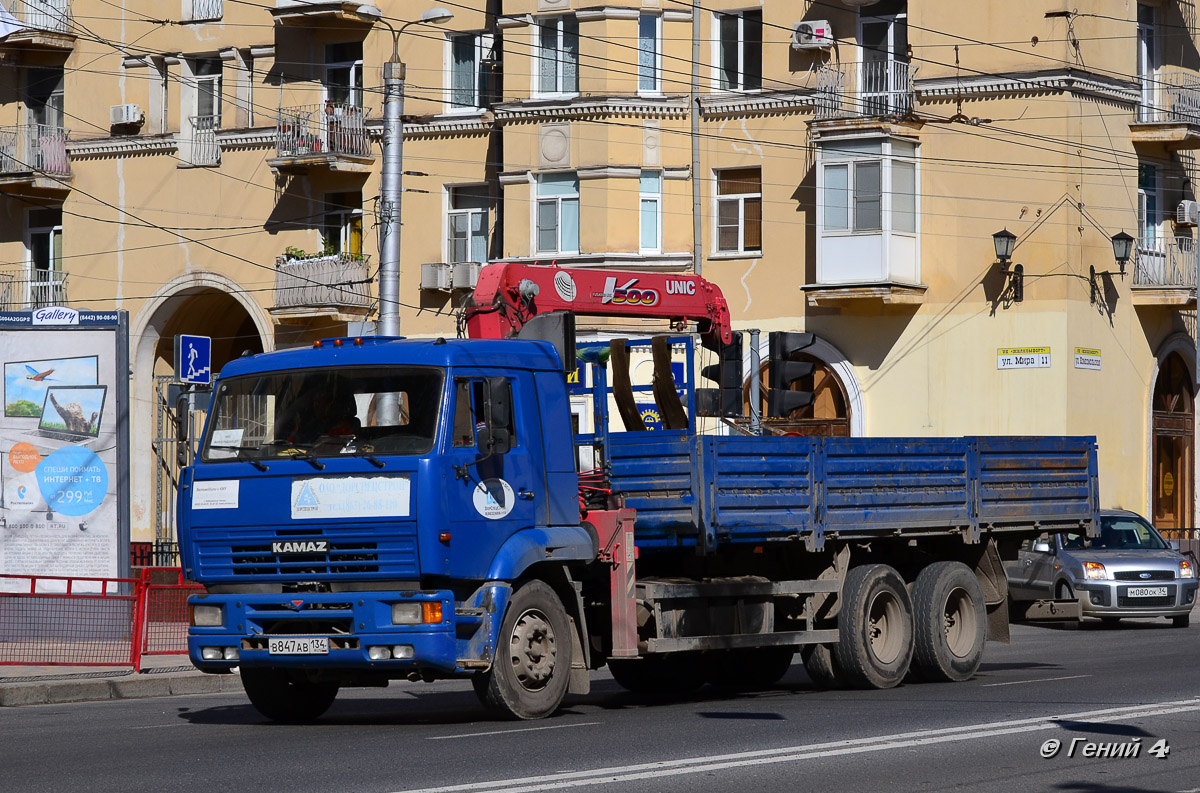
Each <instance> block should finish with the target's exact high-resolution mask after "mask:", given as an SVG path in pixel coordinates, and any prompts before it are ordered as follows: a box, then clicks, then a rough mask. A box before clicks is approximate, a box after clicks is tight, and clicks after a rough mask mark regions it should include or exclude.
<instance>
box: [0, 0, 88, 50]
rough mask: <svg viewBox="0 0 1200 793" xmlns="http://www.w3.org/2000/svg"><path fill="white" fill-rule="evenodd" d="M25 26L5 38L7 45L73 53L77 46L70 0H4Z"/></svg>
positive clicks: (9, 11) (9, 10)
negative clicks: (72, 50)
mask: <svg viewBox="0 0 1200 793" xmlns="http://www.w3.org/2000/svg"><path fill="white" fill-rule="evenodd" d="M3 3H4V7H5V8H6V9H8V13H10V14H12V15H13V17H14V18H15V19H16V20H17V21H18V22H20V23H21V25H22V28H21V29H20V30H18V31H16V32H15V33H11V34H9V36H8V38H6V39H4V44H5V46H6V47H14V48H17V49H25V50H47V51H59V52H70V51H71V49H73V48H74V46H75V30H74V28H73V27H72V22H73V18H72V16H71V0H3Z"/></svg>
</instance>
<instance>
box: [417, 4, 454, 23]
mask: <svg viewBox="0 0 1200 793" xmlns="http://www.w3.org/2000/svg"><path fill="white" fill-rule="evenodd" d="M451 19H454V12H453V11H451V10H450V9H448V8H431V9H429V10H428V11H426V12H425V13H423V14H421V21H422V22H424V23H425V24H427V25H444V24H445V23H447V22H449V21H450V20H451Z"/></svg>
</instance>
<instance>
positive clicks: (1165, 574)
mask: <svg viewBox="0 0 1200 793" xmlns="http://www.w3.org/2000/svg"><path fill="white" fill-rule="evenodd" d="M1143 576H1145V577H1144V578H1143ZM1113 578H1115V579H1116V580H1118V581H1174V580H1175V573H1174V571H1172V570H1134V571H1129V572H1122V573H1113Z"/></svg>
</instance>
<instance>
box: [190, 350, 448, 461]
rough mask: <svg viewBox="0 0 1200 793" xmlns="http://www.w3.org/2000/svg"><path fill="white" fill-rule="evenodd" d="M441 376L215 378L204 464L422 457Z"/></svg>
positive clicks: (364, 370)
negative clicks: (269, 460) (235, 461)
mask: <svg viewBox="0 0 1200 793" xmlns="http://www.w3.org/2000/svg"><path fill="white" fill-rule="evenodd" d="M443 378H444V372H443V371H442V370H440V369H436V368H432V367H415V366H408V367H399V366H390V367H370V368H368V367H339V368H330V369H320V370H302V371H288V372H271V373H267V374H260V375H248V376H245V377H233V378H229V379H227V380H221V381H219V383H218V385H217V392H216V397H215V399H214V400H213V411H214V413H213V415H212V416H210V417H209V422H208V434H207V435H206V436H205V438H204V447H203V449H202V450H201V459H203V460H205V461H207V462H222V461H227V460H257V459H262V458H279V457H307V458H309V459H312V457H330V456H341V455H362V456H367V457H372V456H374V455H381V454H424V453H425V452H428V451H429V450H430V449H432V448H433V440H434V435H435V434H436V432H437V424H438V414H439V412H440V410H441V403H442V382H443Z"/></svg>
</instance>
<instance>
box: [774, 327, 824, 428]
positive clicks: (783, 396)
mask: <svg viewBox="0 0 1200 793" xmlns="http://www.w3.org/2000/svg"><path fill="white" fill-rule="evenodd" d="M768 338H769V343H768V347H769V350H770V351H769V355H770V358H769V359H768V362H767V415H768V416H770V417H771V418H787V417H788V416H790V415H791V413H792V411H793V410H799V409H800V408H803V407H808V406H809V405H811V404H812V401H813V395H812V392H811V391H792V390H791V386H792V383H794V382H796V381H797V380H799V379H801V378H804V377H808V376H809V375H811V374H812V373H813V365H812V364H811V363H804V362H801V361H793V360H791V357H792V353H794V352H798V351H800V350H803V349H804V348H806V347H810V346H812V343H813V335H812V334H811V333H785V332H782V331H773V332H772V333H771V335H770V336H769V337H768Z"/></svg>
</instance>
